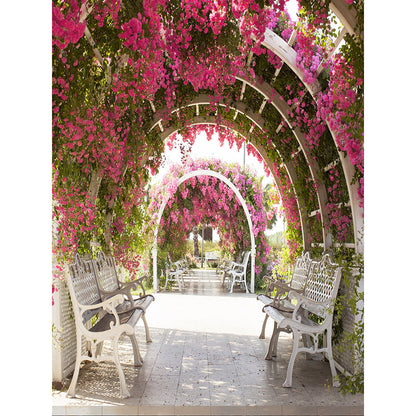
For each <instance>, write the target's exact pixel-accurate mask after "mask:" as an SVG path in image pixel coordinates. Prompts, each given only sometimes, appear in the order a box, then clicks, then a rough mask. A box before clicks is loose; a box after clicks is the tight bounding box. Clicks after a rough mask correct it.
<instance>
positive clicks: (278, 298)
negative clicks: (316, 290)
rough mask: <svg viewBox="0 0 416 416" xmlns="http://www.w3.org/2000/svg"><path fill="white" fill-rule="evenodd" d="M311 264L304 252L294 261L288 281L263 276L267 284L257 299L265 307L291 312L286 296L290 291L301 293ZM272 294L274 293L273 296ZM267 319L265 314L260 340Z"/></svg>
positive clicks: (262, 336)
mask: <svg viewBox="0 0 416 416" xmlns="http://www.w3.org/2000/svg"><path fill="white" fill-rule="evenodd" d="M311 264H312V260H311V258H310V255H309V252H306V253H304V254H303V255H302V256H301V257H298V258H297V259H296V261H295V266H294V268H293V273H292V277H291V278H290V279H289V281H283V280H282V279H273V278H272V277H270V276H264V277H263V280H264V281H265V282H266V283H267V286H266V290H265V293H262V294H260V295H258V296H257V299H258V300H259V301H260V302H262V303H263V304H265V305H269V304H272V305H273V306H274V307H275V308H277V309H278V310H280V311H282V312H292V311H293V309H294V308H295V307H294V305H293V304H292V303H291V302H290V300H289V299H288V297H287V295H288V293H289V291H290V290H295V291H297V292H299V293H303V290H304V288H305V283H306V280H307V278H308V273H309V269H310V267H311ZM273 293H275V295H274V296H273ZM268 317H269V315H267V314H266V316H265V317H264V321H263V326H262V329H261V333H260V336H259V338H260V339H264V338H265V331H266V323H267V319H268Z"/></svg>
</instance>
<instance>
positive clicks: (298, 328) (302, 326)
mask: <svg viewBox="0 0 416 416" xmlns="http://www.w3.org/2000/svg"><path fill="white" fill-rule="evenodd" d="M340 280H341V267H339V266H338V265H336V264H334V263H332V262H331V261H330V258H329V256H325V257H324V258H323V259H322V261H320V262H319V263H318V262H313V263H312V264H311V267H310V270H309V273H308V279H307V281H306V284H305V288H304V292H303V294H300V293H298V292H296V291H294V290H291V291H289V295H288V298H289V299H290V300H291V301H296V306H295V307H294V310H293V312H292V313H291V314H290V315H289V316H288V314H285V313H284V312H281V311H279V310H278V309H277V308H275V307H273V306H272V305H266V306H264V308H263V311H264V312H265V313H266V314H267V315H268V316H269V317H270V318H272V319H273V320H274V329H273V335H272V337H271V339H270V343H269V349H268V352H267V355H266V357H265V358H266V360H271V359H272V357H273V356H275V355H276V349H277V341H278V338H279V334H280V332H281V331H285V332H288V331H290V332H292V333H293V349H292V354H291V356H290V361H289V365H288V369H287V374H286V380H285V382H284V383H283V387H291V386H292V372H293V365H294V362H295V359H296V356H297V354H298V353H299V352H306V353H310V354H317V353H325V354H326V355H327V358H328V361H329V365H330V368H331V374H332V384H333V386H339V381H338V379H337V378H336V369H335V363H334V359H333V356H332V317H333V313H334V305H335V301H336V297H337V293H338V287H339V284H340ZM310 313H312V314H314V315H316V316H318V317H319V318H321V323H317V322H315V321H314V320H311V319H310V317H309V314H310ZM320 335H322V336H323V337H324V339H323V340H324V342H323V346H320V345H319V336H320ZM301 336H307V337H310V338H311V339H312V341H313V342H312V345H311V346H303V347H300V346H299V341H300V337H301Z"/></svg>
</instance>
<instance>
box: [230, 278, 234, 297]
mask: <svg viewBox="0 0 416 416" xmlns="http://www.w3.org/2000/svg"><path fill="white" fill-rule="evenodd" d="M234 283H235V276H234V275H233V281H232V282H231V288H230V293H233V288H234Z"/></svg>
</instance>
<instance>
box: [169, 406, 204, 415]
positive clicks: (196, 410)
mask: <svg viewBox="0 0 416 416" xmlns="http://www.w3.org/2000/svg"><path fill="white" fill-rule="evenodd" d="M175 415H180V416H187V415H189V416H199V415H201V416H203V415H211V407H210V406H204V405H199V406H194V405H191V406H176V407H175Z"/></svg>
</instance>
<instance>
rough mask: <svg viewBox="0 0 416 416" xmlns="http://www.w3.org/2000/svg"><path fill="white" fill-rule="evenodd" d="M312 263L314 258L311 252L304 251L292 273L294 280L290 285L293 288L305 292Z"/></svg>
mask: <svg viewBox="0 0 416 416" xmlns="http://www.w3.org/2000/svg"><path fill="white" fill-rule="evenodd" d="M311 264H312V259H311V257H310V255H309V252H306V253H304V254H303V256H301V257H298V258H297V259H296V261H295V267H294V269H293V273H292V280H291V282H290V287H291V288H292V289H294V290H296V291H300V292H303V290H304V288H305V284H306V281H307V279H308V273H309V269H310V267H311Z"/></svg>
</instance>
